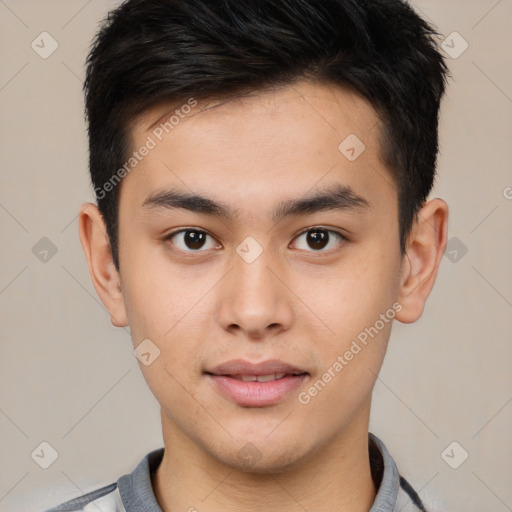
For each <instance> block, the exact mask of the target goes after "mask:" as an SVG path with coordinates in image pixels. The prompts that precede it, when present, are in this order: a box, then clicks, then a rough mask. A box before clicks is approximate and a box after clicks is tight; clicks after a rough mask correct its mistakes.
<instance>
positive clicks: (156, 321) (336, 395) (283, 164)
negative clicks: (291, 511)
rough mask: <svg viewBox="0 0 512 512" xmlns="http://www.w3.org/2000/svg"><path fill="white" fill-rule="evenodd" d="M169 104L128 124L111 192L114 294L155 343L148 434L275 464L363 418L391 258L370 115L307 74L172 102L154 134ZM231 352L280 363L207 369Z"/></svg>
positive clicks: (384, 175) (393, 233)
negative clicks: (156, 420) (257, 90)
mask: <svg viewBox="0 0 512 512" xmlns="http://www.w3.org/2000/svg"><path fill="white" fill-rule="evenodd" d="M175 109H178V110H179V109H180V106H179V105H178V106H176V105H169V104H166V105H159V106H158V107H155V108H153V109H152V110H150V111H148V112H146V113H145V114H144V116H142V117H141V118H140V119H138V121H137V122H136V123H135V124H134V126H133V130H132V145H133V149H134V150H137V149H138V148H141V147H142V146H144V145H146V146H148V145H149V146H150V147H151V148H150V150H149V151H147V152H146V151H144V150H143V151H142V153H147V154H146V155H145V156H144V157H141V158H140V161H139V162H138V163H137V165H136V167H134V169H133V170H131V172H130V173H129V174H128V175H127V176H126V177H125V178H124V180H123V183H122V188H121V194H120V207H119V222H120V224H119V225H120V229H119V257H120V283H121V290H122V300H123V307H124V309H125V314H126V318H127V319H128V323H129V325H130V328H131V333H132V337H133V342H134V346H135V347H138V346H139V344H140V343H141V342H142V341H143V340H150V342H147V341H146V342H145V343H146V345H143V346H145V347H146V349H147V350H146V351H149V352H150V354H151V356H150V360H151V359H153V357H154V356H155V355H156V354H158V350H159V355H158V357H156V358H155V359H154V360H153V361H152V362H151V364H148V365H146V364H142V363H140V367H141V369H142V372H143V374H144V377H145V379H146V381H147V383H148V385H149V387H150V389H151V391H152V392H153V394H154V395H155V397H156V399H157V400H158V402H159V403H160V405H161V408H162V420H163V429H164V435H165V433H167V435H169V436H175V437H181V438H182V439H187V440H188V441H189V442H190V443H191V445H193V446H194V447H197V449H199V450H201V451H202V452H203V453H205V454H207V456H208V457H211V458H212V459H214V460H217V461H219V462H222V463H225V464H228V465H230V466H233V467H242V465H243V464H244V450H245V451H247V450H253V452H254V453H257V454H258V455H257V456H256V455H254V453H252V454H249V456H250V457H252V459H253V469H254V470H255V471H260V470H261V471H264V470H269V469H272V470H274V471H279V470H283V469H284V468H289V467H291V466H293V465H294V464H297V463H298V462H299V461H301V460H306V459H307V458H308V457H312V456H313V455H315V454H318V453H320V451H321V450H322V449H325V448H326V447H328V446H329V445H331V443H333V442H335V441H336V440H337V439H338V438H339V437H340V436H343V435H346V434H347V433H348V432H350V431H352V430H353V429H356V427H357V428H361V425H362V424H364V422H365V421H367V418H368V411H369V405H370V397H371V391H372V388H373V385H374V382H375V379H376V374H378V372H379V370H380V367H381V364H382V362H383V358H384V354H385V350H386V345H387V341H388V338H389V335H390V330H391V325H392V319H393V317H394V313H395V311H396V309H397V304H396V299H397V296H398V290H399V286H400V283H399V276H400V269H401V258H400V252H399V226H398V211H397V210H398V204H397V192H396V187H395V185H394V183H393V181H392V179H391V177H390V174H389V172H388V170H387V169H386V168H385V166H384V164H383V163H382V161H381V159H380V154H381V147H380V144H379V130H380V124H379V121H378V118H377V115H376V113H375V111H374V109H373V108H372V107H371V105H370V104H369V103H368V102H366V101H365V100H364V99H362V98H361V97H360V96H358V95H357V94H355V93H353V92H350V91H348V90H345V89H341V88H339V87H335V86H327V85H319V84H316V83H309V82H301V83H298V84H296V85H294V86H289V87H286V88H282V89H280V90H278V91H274V92H267V93H262V94H259V95H254V96H251V97H247V98H244V99H236V100H232V101H228V102H224V103H222V102H217V103H212V102H209V103H208V102H203V103H198V104H197V105H196V106H194V107H193V108H192V109H191V111H190V112H189V109H188V108H185V109H181V111H180V112H181V114H182V115H181V116H178V117H179V123H176V124H174V126H173V128H172V130H170V129H168V131H169V133H165V131H162V127H161V126H162V125H161V123H163V122H165V121H166V120H167V119H169V118H170V117H171V115H172V114H173V112H174V110H175ZM183 112H188V114H186V115H183ZM159 127H160V129H159ZM148 137H150V139H151V140H152V142H149V141H150V139H148ZM347 137H348V139H347ZM344 141H345V142H344ZM363 144H364V146H363ZM363 149H364V151H362V150H363ZM361 151H362V152H361ZM139 156H140V155H139ZM192 196H200V197H201V198H203V199H198V198H196V199H192ZM187 197H188V199H187ZM398 308H399V306H398ZM233 360H235V361H238V362H240V361H242V362H245V363H247V365H250V364H251V363H252V364H259V363H265V362H267V361H269V360H273V361H275V360H277V361H279V362H280V364H282V365H288V366H286V367H282V366H272V365H270V366H267V367H265V366H263V367H243V366H237V365H236V364H235V365H228V366H224V367H221V368H218V367H219V365H222V364H224V363H230V362H232V361H233ZM283 373H284V374H285V376H284V377H282V378H281V379H277V380H269V381H268V382H245V381H243V380H241V377H240V374H246V375H247V379H248V380H254V375H258V374H260V375H261V374H277V377H281V376H282V375H281V374H283ZM297 374H301V375H297ZM275 377H276V375H274V377H263V378H261V377H260V380H262V381H266V380H268V379H274V378H275ZM366 426H367V425H365V427H364V428H366ZM247 443H252V444H253V445H254V446H252V445H248V444H247ZM249 447H250V448H249ZM241 449H242V451H240V450H241ZM245 463H246V462H245Z"/></svg>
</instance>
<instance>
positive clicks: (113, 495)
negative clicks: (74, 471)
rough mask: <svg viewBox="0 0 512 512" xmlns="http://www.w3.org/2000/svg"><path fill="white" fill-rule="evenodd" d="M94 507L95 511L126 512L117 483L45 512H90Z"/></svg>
mask: <svg viewBox="0 0 512 512" xmlns="http://www.w3.org/2000/svg"><path fill="white" fill-rule="evenodd" d="M93 507H94V510H101V511H102V512H125V509H124V507H123V505H122V502H121V497H120V495H119V491H118V488H117V482H114V483H112V484H109V485H106V486H104V487H101V488H99V489H95V490H94V491H91V492H88V493H87V494H84V495H82V496H79V497H77V498H73V499H71V500H69V501H66V502H64V503H61V504H60V505H57V506H55V507H53V508H51V509H48V510H45V511H44V512H89V510H93ZM98 507H100V508H98Z"/></svg>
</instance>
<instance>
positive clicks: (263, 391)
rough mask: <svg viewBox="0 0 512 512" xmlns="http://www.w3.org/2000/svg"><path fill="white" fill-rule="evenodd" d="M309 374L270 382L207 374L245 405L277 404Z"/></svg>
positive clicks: (226, 393) (226, 392) (237, 401)
mask: <svg viewBox="0 0 512 512" xmlns="http://www.w3.org/2000/svg"><path fill="white" fill-rule="evenodd" d="M307 376H308V375H307V374H303V375H290V376H286V377H283V378H282V379H277V380H271V381H268V382H257V381H256V382H245V381H243V380H238V379H234V378H233V377H228V376H227V375H210V374H208V375H207V377H209V379H210V380H211V381H212V382H213V384H214V385H215V387H216V388H217V390H219V391H220V392H221V393H222V394H223V395H224V396H226V397H227V398H230V399H231V400H233V401H235V402H236V403H237V404H238V405H241V406H245V407H264V406H266V405H273V404H276V403H278V402H279V401H281V400H282V399H284V398H285V397H286V396H287V395H289V394H290V393H291V392H292V391H294V390H296V389H297V388H298V387H299V386H300V385H301V384H302V383H303V382H304V380H305V379H306V377H307Z"/></svg>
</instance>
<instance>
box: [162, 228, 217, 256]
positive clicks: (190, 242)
mask: <svg viewBox="0 0 512 512" xmlns="http://www.w3.org/2000/svg"><path fill="white" fill-rule="evenodd" d="M209 238H210V239H211V240H212V241H213V238H212V237H211V236H210V235H209V234H208V233H206V232H205V231H201V230H198V229H182V230H181V231H176V232H175V233H171V234H170V235H169V236H167V237H166V240H168V241H171V242H172V243H173V245H175V246H176V247H177V248H178V249H180V250H182V251H184V252H204V251H201V250H200V249H204V248H205V246H206V249H210V248H212V247H208V239H209ZM210 244H211V245H212V246H213V247H214V246H215V244H214V243H213V244H212V242H210Z"/></svg>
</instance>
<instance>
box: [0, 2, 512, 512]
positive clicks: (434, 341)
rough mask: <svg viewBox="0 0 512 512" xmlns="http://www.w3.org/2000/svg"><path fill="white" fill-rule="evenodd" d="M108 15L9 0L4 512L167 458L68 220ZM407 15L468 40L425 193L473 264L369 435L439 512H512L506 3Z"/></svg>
mask: <svg viewBox="0 0 512 512" xmlns="http://www.w3.org/2000/svg"><path fill="white" fill-rule="evenodd" d="M115 4H117V2H115V1H113V0H111V1H107V2H106V1H100V0H89V1H86V0H65V1H64V0H61V1H57V0H45V1H41V0H37V1H36V0H32V1H28V0H0V23H1V27H0V108H1V118H0V132H1V151H0V169H1V171H0V172H1V188H0V226H1V237H2V240H1V244H0V247H1V249H0V251H1V253H0V255H1V265H0V308H1V309H0V311H1V313H0V314H1V317H0V326H1V354H0V383H1V394H0V432H1V437H0V448H1V455H0V511H2V512H22V511H23V512H27V511H41V510H43V509H45V508H46V507H49V506H50V505H54V504H56V503H58V502H61V501H64V500H65V499H69V498H72V497H75V496H77V495H79V494H81V493H82V492H86V491H89V490H92V489H94V488H97V487H100V486H103V485H106V484H108V483H110V482H113V481H115V480H117V478H118V477H119V476H121V475H122V474H125V473H127V472H130V471H132V469H133V468H134V467H135V465H136V464H137V463H138V462H139V460H140V459H141V458H142V457H143V456H144V455H145V454H146V453H147V452H148V451H150V450H153V449H155V448H157V447H159V446H162V437H161V431H160V419H159V408H158V406H157V402H156V400H155V399H154V398H153V396H152V394H151V393H150V392H149V390H148V388H147V387H146V384H145V381H144V380H143V378H142V375H141V373H140V370H139V367H138V362H137V360H136V359H135V357H134V356H133V352H132V345H131V340H130V337H129V332H128V331H127V330H123V329H118V328H114V327H113V326H112V325H111V324H110V320H109V316H108V314H107V313H106V311H105V309H104V308H103V306H102V304H101V302H100V301H99V299H98V297H97V295H96V293H95V290H94V288H93V286H92V284H91V282H90V278H89V274H88V270H87V267H86V263H85V259H84V256H83V254H82V250H81V247H80V243H79V239H78V230H77V221H76V215H77V212H78V208H79V206H80V205H81V204H82V203H83V202H85V201H91V200H92V197H93V196H92V193H91V186H90V184H89V176H88V170H87V146H86V144H87V141H86V134H85V124H84V120H83V98H82V89H81V88H82V81H83V77H84V67H83V64H84V59H85V57H86V54H87V51H88V46H89V43H90V41H91V38H92V36H93V34H94V33H95V31H96V28H97V26H98V22H99V21H100V20H101V19H102V18H103V15H104V14H105V13H106V11H107V10H108V9H109V8H111V7H113V6H114V5H115ZM414 5H415V6H416V7H417V8H418V9H421V11H422V12H423V14H424V15H425V16H428V17H429V18H430V19H431V20H433V21H434V22H435V24H436V25H437V26H438V28H439V31H440V32H441V33H442V34H443V35H444V36H445V37H446V36H449V35H450V34H451V33H452V32H454V31H456V32H458V33H459V34H460V35H461V36H462V37H463V38H464V40H466V41H467V42H468V43H469V47H468V49H467V50H466V51H465V52H464V53H462V55H460V56H459V57H458V58H456V59H452V58H450V59H449V65H450V67H451V71H452V74H453V80H452V81H451V82H450V86H449V90H448V95H447V97H446V99H445V102H444V104H443V112H442V121H441V133H440V136H441V149H442V154H441V156H440V162H439V177H438V179H437V185H436V188H435V192H434V194H433V196H438V197H442V198H444V199H445V200H446V201H447V202H448V203H449V204H450V207H451V216H450V223H449V229H450V234H449V236H450V238H452V237H456V238H457V239H458V240H459V242H458V243H459V244H464V246H466V247H467V254H465V255H463V256H462V257H460V256H461V254H462V253H461V252H460V249H459V252H458V257H459V260H458V261H457V262H453V261H451V260H450V259H449V258H448V257H445V258H443V262H442V265H441V269H440V273H439V277H438V281H437V283H436V287H435V288H434V291H433V293H432V295H431V297H430V299H429V301H428V304H427V307H426V310H425V313H424V315H423V317H422V318H421V319H420V321H418V322H417V323H416V324H412V325H403V324H399V323H395V326H394V329H393V334H392V341H391V344H390V349H389V353H388V356H387V359H386V362H385V365H384V368H383V370H382V373H381V375H380V379H379V380H378V382H377V385H376V388H375V393H374V409H373V417H372V423H371V431H372V432H374V433H375V434H377V435H378V436H379V437H380V438H381V439H382V440H383V441H384V442H385V443H386V444H387V446H388V448H389V449H390V452H391V454H392V455H393V456H394V458H395V460H396V462H397V464H398V467H399V469H400V470H401V472H402V473H403V474H404V475H406V476H407V477H408V479H409V480H410V482H411V483H412V484H413V486H414V487H416V488H417V489H418V490H421V493H420V494H421V495H422V496H436V497H437V499H438V501H439V504H441V503H444V506H443V507H444V508H443V510H451V511H462V510H464V511H465V512H477V511H478V512H481V511H484V510H485V511H490V510H492V511H493V512H501V511H506V510H512V486H511V485H510V484H511V481H510V477H511V475H512V443H511V441H510V437H511V436H510V433H511V432H512V428H511V424H512V386H511V384H512V377H511V374H512V372H511V366H512V364H511V361H512V343H511V334H512V265H511V262H512V236H511V235H512V200H511V199H507V197H506V195H508V197H511V198H512V189H507V187H512V165H511V164H512V58H511V50H512V35H511V30H510V27H511V24H512V2H511V0H501V1H495V0H492V1H491V0H489V1H487V0H472V1H468V0H466V1H451V0H450V1H447V0H429V1H427V0H418V1H415V2H414ZM43 31H47V32H49V33H50V34H51V36H52V37H53V38H55V40H56V41H57V42H58V45H59V46H58V49H57V50H56V51H55V52H54V53H53V54H52V55H51V56H49V57H48V58H47V59H42V58H41V57H40V56H39V55H38V54H37V53H36V52H35V51H34V50H33V49H32V48H31V42H32V41H33V40H34V39H35V38H36V37H37V36H38V35H39V34H40V33H41V32H43ZM451 37H452V39H450V38H448V42H449V43H450V44H452V45H453V46H454V49H453V50H452V52H454V51H457V50H460V49H461V48H462V46H461V41H460V40H454V39H453V36H451ZM452 41H453V43H452ZM507 191H508V192H509V193H508V194H507ZM42 237H47V238H49V239H50V240H51V241H52V242H53V244H54V245H55V246H56V248H57V253H56V254H55V255H54V256H53V257H51V258H50V257H49V258H48V261H47V262H46V263H44V262H42V261H40V260H39V259H38V258H37V257H36V256H35V255H34V254H33V252H32V248H33V246H34V245H35V244H36V243H37V242H38V241H39V240H40V239H41V238H42ZM451 243H454V242H453V241H452V242H451ZM451 247H456V246H451ZM452 256H454V253H453V254H452ZM43 441H46V442H48V443H50V445H51V446H52V447H53V448H54V449H55V450H56V451H57V452H58V458H57V460H56V461H55V462H54V463H53V464H52V465H51V466H50V467H49V468H48V469H42V468H41V467H40V466H39V465H38V464H36V462H35V461H34V460H33V459H32V458H31V453H32V452H33V451H34V450H35V449H36V448H37V447H38V446H39V445H40V443H41V442H43ZM453 441H456V442H457V443H459V445H460V446H461V447H460V448H459V447H456V448H455V450H454V451H453V452H451V451H450V450H449V451H448V453H449V454H450V455H452V454H453V456H452V457H451V461H455V462H456V461H457V460H459V458H460V456H461V454H462V449H464V450H466V451H467V452H468V453H469V457H468V459H467V460H466V461H465V462H464V463H463V464H462V465H460V467H459V468H458V469H452V468H451V467H450V466H449V465H448V464H447V463H446V462H445V461H444V460H443V458H442V457H441V453H442V452H443V450H444V449H445V448H446V447H447V446H448V445H449V444H450V443H452V442H453ZM452 464H453V462H452ZM310 512H313V511H310Z"/></svg>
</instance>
